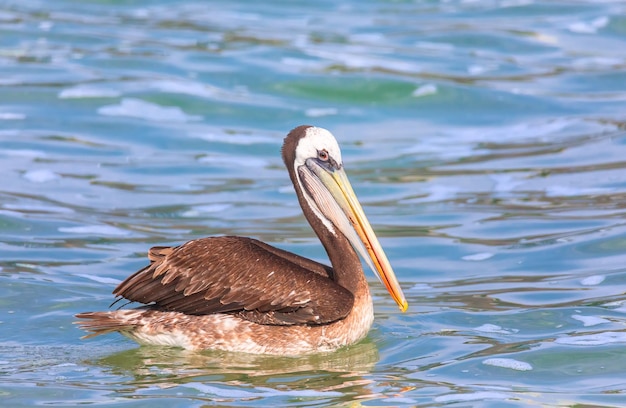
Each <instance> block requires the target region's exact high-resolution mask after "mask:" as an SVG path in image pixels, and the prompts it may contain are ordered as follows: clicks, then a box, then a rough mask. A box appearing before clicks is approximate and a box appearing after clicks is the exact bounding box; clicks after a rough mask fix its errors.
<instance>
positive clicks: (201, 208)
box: [181, 204, 232, 217]
mask: <svg viewBox="0 0 626 408" xmlns="http://www.w3.org/2000/svg"><path fill="white" fill-rule="evenodd" d="M230 207H232V205H230V204H208V205H196V206H193V207H192V208H191V209H189V210H187V211H185V212H183V213H182V214H181V215H182V216H183V217H197V216H199V215H202V214H207V213H216V212H222V211H225V210H227V209H229V208H230Z"/></svg>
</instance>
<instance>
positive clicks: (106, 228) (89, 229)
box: [59, 225, 130, 237]
mask: <svg viewBox="0 0 626 408" xmlns="http://www.w3.org/2000/svg"><path fill="white" fill-rule="evenodd" d="M59 231H60V232H67V233H70V234H85V235H90V234H93V235H110V236H115V237H121V236H127V235H130V232H129V231H125V230H123V229H120V228H116V227H113V226H110V225H82V226H78V227H59Z"/></svg>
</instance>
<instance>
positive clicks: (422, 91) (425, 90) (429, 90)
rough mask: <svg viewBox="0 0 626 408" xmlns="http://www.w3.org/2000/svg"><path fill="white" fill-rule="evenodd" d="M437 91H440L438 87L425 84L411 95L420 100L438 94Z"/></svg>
mask: <svg viewBox="0 0 626 408" xmlns="http://www.w3.org/2000/svg"><path fill="white" fill-rule="evenodd" d="M437 91H438V89H437V85H435V84H424V85H420V86H418V87H417V88H416V89H415V90H414V91H413V93H412V94H411V95H412V96H414V97H416V98H419V97H421V96H428V95H434V94H436V93H437Z"/></svg>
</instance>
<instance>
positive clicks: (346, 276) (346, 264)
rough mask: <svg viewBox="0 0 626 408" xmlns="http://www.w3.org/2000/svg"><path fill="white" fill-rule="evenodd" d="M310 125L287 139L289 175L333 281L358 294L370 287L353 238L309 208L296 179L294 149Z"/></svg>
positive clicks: (294, 131) (293, 132) (299, 129)
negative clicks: (324, 255)
mask: <svg viewBox="0 0 626 408" xmlns="http://www.w3.org/2000/svg"><path fill="white" fill-rule="evenodd" d="M309 127H310V126H299V127H297V128H295V129H293V130H292V131H291V132H289V134H288V135H287V137H286V138H285V141H284V144H283V149H282V155H283V160H284V162H285V165H286V166H287V171H288V172H289V177H290V178H291V182H292V183H293V186H294V189H295V190H296V195H297V196H298V202H299V203H300V207H302V212H303V213H304V216H305V217H306V219H307V221H308V222H309V224H310V225H311V228H313V231H315V234H317V236H318V238H319V240H320V241H321V242H322V245H323V246H324V249H326V253H327V254H328V259H329V260H330V263H331V265H332V267H333V273H334V277H333V280H334V281H335V282H337V283H338V284H339V285H341V286H343V287H344V288H346V289H348V290H349V291H350V292H352V294H355V295H356V294H357V292H358V291H359V289H362V288H363V287H364V286H365V287H366V288H367V282H366V280H365V276H364V275H363V268H362V266H361V260H360V259H359V256H358V255H357V253H356V251H355V250H354V248H352V245H351V244H350V241H348V239H347V238H346V237H345V236H344V235H343V234H342V233H341V232H340V231H339V230H337V229H336V228H335V233H336V235H335V234H333V233H332V232H331V231H330V230H329V229H328V228H327V227H326V226H325V225H324V223H323V222H322V220H320V219H319V218H318V216H317V215H315V213H314V212H313V210H312V209H311V208H310V207H309V204H308V202H307V201H306V199H305V198H304V193H303V192H302V191H301V189H300V184H299V183H298V180H297V175H296V172H295V169H294V162H295V152H296V147H297V145H298V141H299V140H300V139H301V138H302V137H304V136H305V132H306V129H307V128H309Z"/></svg>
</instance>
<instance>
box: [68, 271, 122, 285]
mask: <svg viewBox="0 0 626 408" xmlns="http://www.w3.org/2000/svg"><path fill="white" fill-rule="evenodd" d="M76 276H80V277H81V278H85V279H89V280H92V281H94V282H98V283H105V284H107V285H109V284H111V285H118V284H119V283H120V282H121V280H119V279H113V278H107V277H104V276H97V275H87V274H78V275H76Z"/></svg>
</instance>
